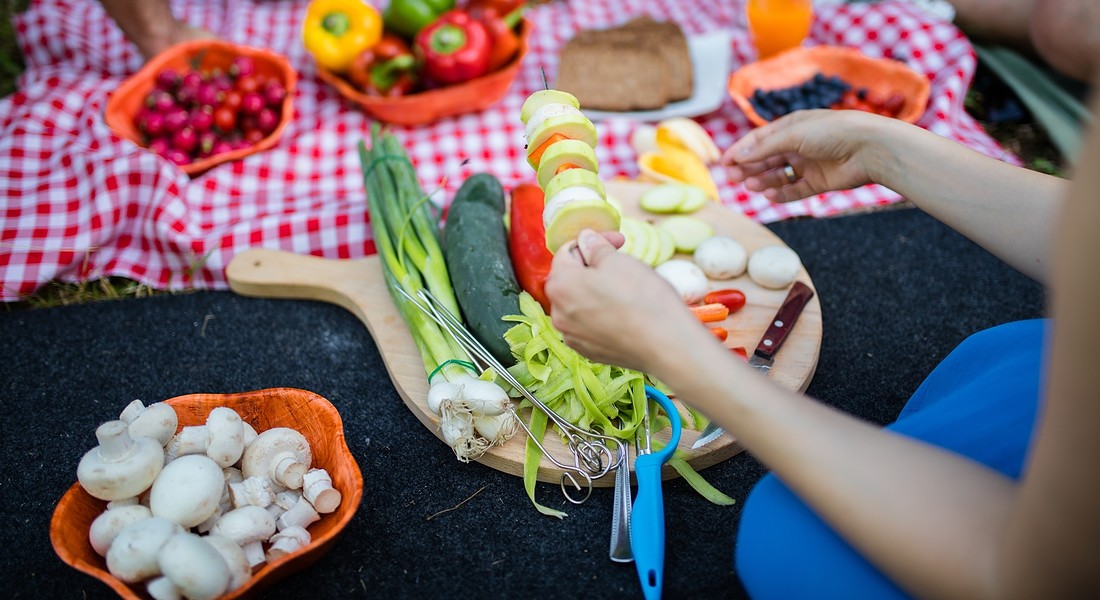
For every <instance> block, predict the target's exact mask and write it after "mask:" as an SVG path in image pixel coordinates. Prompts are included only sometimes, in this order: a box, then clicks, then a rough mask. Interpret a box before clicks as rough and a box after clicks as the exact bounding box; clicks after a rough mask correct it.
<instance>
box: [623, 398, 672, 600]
mask: <svg viewBox="0 0 1100 600" xmlns="http://www.w3.org/2000/svg"><path fill="white" fill-rule="evenodd" d="M645 393H646V417H645V423H644V425H643V428H644V429H645V448H644V449H643V448H642V447H641V445H640V444H638V446H639V447H638V449H637V452H638V455H637V457H635V459H634V475H635V477H637V479H638V494H637V496H635V497H634V506H633V508H632V509H631V512H630V549H631V551H632V552H633V553H634V566H635V567H636V568H637V570H638V579H639V580H640V581H641V583H642V592H643V593H644V595H645V597H646V599H647V600H652V599H655V598H660V597H661V584H662V582H663V580H664V566H665V505H664V498H663V493H662V491H661V466H662V465H664V464H665V463H666V462H668V459H669V458H672V453H673V452H675V451H676V446H677V445H678V444H679V443H680V429H681V427H682V426H681V424H680V413H679V412H677V411H676V407H675V406H674V405H673V404H672V401H671V400H669V399H668V396H665V395H664V394H662V393H661V392H659V391H657V389H655V388H653V387H651V386H648V385H647V386H645ZM650 400H653V401H655V402H657V404H660V405H661V408H663V409H664V411H665V413H666V414H667V415H668V419H669V421H670V422H671V425H672V436H671V437H670V438H669V440H668V444H667V445H666V446H665V447H664V448H662V449H661V450H659V451H657V452H653V451H652V447H651V445H650V432H649V401H650ZM643 451H644V452H643Z"/></svg>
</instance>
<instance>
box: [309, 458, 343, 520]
mask: <svg viewBox="0 0 1100 600" xmlns="http://www.w3.org/2000/svg"><path fill="white" fill-rule="evenodd" d="M302 495H303V496H305V498H306V500H309V503H310V504H312V505H313V508H315V509H317V512H319V513H322V514H327V513H330V512H332V511H334V510H336V507H338V506H340V490H338V489H336V488H334V487H332V476H330V475H329V474H328V471H326V470H324V469H310V470H309V471H306V474H305V475H304V476H303V477H302Z"/></svg>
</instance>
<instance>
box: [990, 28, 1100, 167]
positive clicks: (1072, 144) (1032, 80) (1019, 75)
mask: <svg viewBox="0 0 1100 600" xmlns="http://www.w3.org/2000/svg"><path fill="white" fill-rule="evenodd" d="M974 49H975V50H976V51H977V52H978V58H979V59H981V60H982V62H984V63H985V64H986V65H987V66H988V67H989V68H990V69H991V70H992V71H993V72H994V73H996V74H997V76H998V77H1000V78H1001V79H1002V80H1003V81H1004V82H1005V84H1007V85H1008V86H1009V87H1010V88H1012V91H1014V92H1015V93H1016V95H1017V96H1019V98H1020V101H1021V102H1023V103H1024V105H1025V106H1027V108H1028V110H1030V111H1031V114H1032V115H1034V117H1035V119H1036V120H1037V121H1038V122H1039V124H1040V125H1042V127H1043V129H1045V130H1046V132H1047V135H1048V136H1050V140H1051V142H1053V143H1054V145H1055V146H1057V147H1058V150H1059V151H1061V153H1062V155H1063V156H1065V157H1066V160H1068V161H1069V162H1071V163H1072V162H1075V161H1076V158H1077V153H1078V151H1079V150H1080V147H1081V134H1082V129H1084V127H1083V126H1082V125H1087V124H1090V123H1091V117H1090V116H1089V113H1088V109H1086V108H1085V106H1084V104H1082V103H1081V102H1080V101H1078V100H1077V99H1076V98H1074V97H1073V96H1072V95H1071V94H1069V93H1068V92H1066V90H1065V89H1063V88H1062V86H1060V85H1058V84H1057V83H1056V82H1055V81H1054V80H1052V79H1051V78H1050V77H1049V76H1048V75H1047V74H1046V73H1044V72H1043V71H1042V70H1041V69H1039V68H1038V67H1036V66H1035V65H1034V64H1032V63H1031V62H1030V61H1028V60H1027V59H1025V58H1024V57H1022V56H1020V55H1019V54H1017V53H1016V52H1014V51H1012V50H1009V49H1008V48H1003V47H1000V46H981V45H977V44H975V45H974Z"/></svg>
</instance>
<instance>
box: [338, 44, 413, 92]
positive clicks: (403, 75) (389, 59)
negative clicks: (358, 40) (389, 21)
mask: <svg viewBox="0 0 1100 600" xmlns="http://www.w3.org/2000/svg"><path fill="white" fill-rule="evenodd" d="M348 78H349V79H351V81H352V83H354V84H355V86H356V87H357V88H359V89H360V90H361V91H362V92H363V93H365V94H367V95H368V96H391V97H392V96H403V95H405V94H407V93H409V92H411V91H413V88H414V87H415V86H416V57H414V56H413V52H412V49H411V48H409V45H408V44H406V43H405V41H404V40H402V39H401V38H399V37H397V36H396V35H393V34H391V33H387V34H385V35H383V36H382V39H381V40H379V42H378V43H377V44H375V45H373V46H371V47H370V48H367V49H366V50H364V51H362V52H360V53H359V54H358V55H357V56H356V57H355V59H354V60H352V63H351V67H349V68H348Z"/></svg>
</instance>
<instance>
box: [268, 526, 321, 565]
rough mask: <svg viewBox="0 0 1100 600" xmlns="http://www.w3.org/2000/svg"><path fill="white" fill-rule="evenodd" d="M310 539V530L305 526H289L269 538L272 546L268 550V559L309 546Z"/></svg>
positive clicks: (271, 559)
mask: <svg viewBox="0 0 1100 600" xmlns="http://www.w3.org/2000/svg"><path fill="white" fill-rule="evenodd" d="M310 539H311V538H310V535H309V532H308V531H306V530H305V529H304V528H302V527H287V528H286V529H284V530H282V531H280V532H279V533H276V534H275V535H273V536H271V539H270V540H268V541H269V542H271V547H270V548H268V550H267V560H268V561H273V560H277V559H279V558H282V557H284V556H286V555H287V554H291V553H293V552H297V551H298V550H300V549H302V548H305V547H306V546H308V545H309V541H310Z"/></svg>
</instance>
